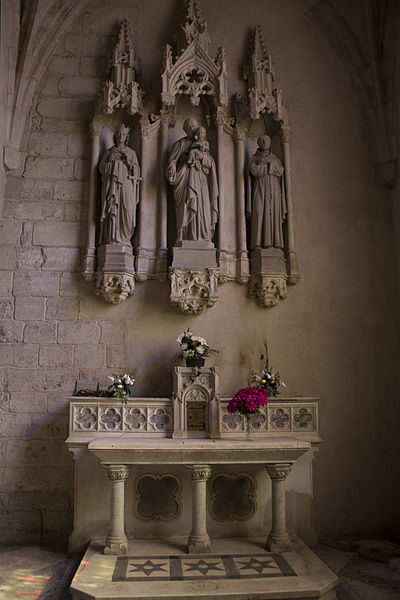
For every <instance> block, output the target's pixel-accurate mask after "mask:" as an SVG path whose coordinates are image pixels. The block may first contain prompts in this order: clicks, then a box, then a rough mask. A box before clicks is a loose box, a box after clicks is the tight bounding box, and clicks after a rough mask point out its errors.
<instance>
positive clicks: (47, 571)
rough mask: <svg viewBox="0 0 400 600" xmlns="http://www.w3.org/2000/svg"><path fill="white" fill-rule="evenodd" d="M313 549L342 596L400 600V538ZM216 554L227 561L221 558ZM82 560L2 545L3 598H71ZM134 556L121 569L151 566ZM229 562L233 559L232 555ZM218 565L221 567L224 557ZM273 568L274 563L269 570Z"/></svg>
mask: <svg viewBox="0 0 400 600" xmlns="http://www.w3.org/2000/svg"><path fill="white" fill-rule="evenodd" d="M313 551H314V552H315V553H316V554H317V555H318V556H319V557H320V558H321V560H323V561H324V562H325V563H326V564H327V565H328V566H329V567H330V568H331V569H332V570H333V571H334V572H335V573H336V574H337V575H338V576H339V578H340V584H339V586H338V588H337V599H338V600H400V539H394V538H391V539H390V540H388V539H366V538H360V539H341V538H335V539H325V540H323V543H320V545H319V546H317V547H316V548H313ZM212 558H213V560H214V561H215V560H216V559H217V558H218V560H219V561H221V560H222V564H223V563H224V559H221V557H212ZM242 559H243V560H242ZM242 559H241V558H237V557H236V558H235V560H234V562H235V564H236V566H237V565H239V569H240V568H241V567H242V566H244V567H246V565H242V564H241V563H240V561H241V560H242V562H243V561H244V562H246V560H247V559H246V558H243V557H242ZM80 560H81V555H78V554H65V553H63V552H59V551H57V550H56V549H51V548H46V547H44V546H37V545H27V546H22V545H20V546H3V547H2V548H0V598H1V600H16V599H18V598H23V599H25V600H71V596H70V594H69V592H68V588H69V585H70V581H71V579H72V576H73V574H74V572H75V571H76V569H77V567H78V564H79V562H80ZM135 560H136V563H135V564H136V566H135V565H133V567H132V565H130V563H129V561H126V560H125V562H123V561H122V562H121V565H122V571H124V568H125V571H124V572H125V573H127V569H128V568H129V569H130V568H133V573H135V572H136V573H137V572H138V570H139V571H140V570H142V571H143V569H145V570H146V569H148V568H149V566H148V565H147V566H146V565H145V564H144V563H143V564H142V563H140V565H139V563H138V562H137V561H138V557H136V559H135ZM200 560H201V559H196V558H195V557H190V558H189V557H188V559H187V561H186V562H187V564H186V563H185V564H182V565H181V566H182V569H183V571H182V572H183V573H187V574H188V573H190V572H192V573H195V572H194V570H193V569H194V568H197V569H200V571H199V572H201V570H203V571H204V569H208V568H209V565H208V563H207V561H206V560H205V561H204V564H203V563H200V562H199V561H200ZM188 561H189V562H190V561H192V562H191V563H190V564H189V562H188ZM193 561H194V562H193ZM238 561H239V562H238ZM153 562H154V561H153ZM192 563H193V564H192ZM206 563H207V564H206ZM225 563H226V565H230V564H231V563H230V562H229V560H228V561H227V560H225ZM129 565H130V567H129ZM211 566H212V565H211ZM216 566H217V567H218V566H220V568H222V567H221V565H220V564H219V562H218V564H217V565H216ZM255 567H258V569H259V570H260V569H261V567H263V570H262V573H263V572H264V574H267V571H268V569H266V566H265V565H255V564H253V563H252V564H251V565H250V568H253V570H254V568H255ZM279 567H280V568H282V566H281V565H279ZM152 568H153V567H152ZM229 568H230V567H229ZM274 568H276V567H275V566H274V564H273V562H271V563H270V565H269V569H274ZM122 571H121V572H122ZM217 571H218V569H217V570H216V572H215V573H214V572H213V573H214V575H216V574H217ZM255 571H257V569H255ZM210 574H211V571H210Z"/></svg>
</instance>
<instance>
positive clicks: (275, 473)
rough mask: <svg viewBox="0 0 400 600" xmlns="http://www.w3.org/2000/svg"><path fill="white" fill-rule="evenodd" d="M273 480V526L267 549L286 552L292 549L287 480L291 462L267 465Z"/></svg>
mask: <svg viewBox="0 0 400 600" xmlns="http://www.w3.org/2000/svg"><path fill="white" fill-rule="evenodd" d="M265 468H266V470H267V473H268V475H269V476H270V478H271V482H272V528H271V532H270V534H269V536H268V538H267V550H271V551H272V552H284V551H285V550H289V549H290V538H289V535H288V532H287V531H286V502H285V491H286V490H285V488H286V485H285V482H286V478H287V476H288V475H289V473H290V469H291V465H290V464H273V465H266V466H265Z"/></svg>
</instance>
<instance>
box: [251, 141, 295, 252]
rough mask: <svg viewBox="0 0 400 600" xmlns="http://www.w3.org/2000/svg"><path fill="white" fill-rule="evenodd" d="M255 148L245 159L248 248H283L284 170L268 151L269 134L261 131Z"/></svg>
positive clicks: (284, 214)
mask: <svg viewBox="0 0 400 600" xmlns="http://www.w3.org/2000/svg"><path fill="white" fill-rule="evenodd" d="M257 144H258V148H257V151H256V152H255V153H254V154H253V156H252V157H251V158H250V162H249V172H250V175H249V178H248V180H249V189H248V194H247V215H248V218H249V220H250V221H251V249H252V250H254V249H256V248H270V247H272V248H283V247H284V239H283V231H282V223H283V221H284V220H285V217H286V212H287V208H286V198H285V194H284V192H283V189H282V186H281V177H282V175H283V172H284V168H283V166H282V163H281V161H280V160H279V158H277V157H276V156H275V155H274V154H272V152H271V150H270V148H271V138H270V137H269V136H268V135H261V136H260V137H259V138H258V140H257Z"/></svg>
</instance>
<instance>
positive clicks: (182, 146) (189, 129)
mask: <svg viewBox="0 0 400 600" xmlns="http://www.w3.org/2000/svg"><path fill="white" fill-rule="evenodd" d="M183 129H184V131H185V132H186V137H183V138H181V139H180V140H178V141H177V142H175V144H174V145H173V146H172V150H171V153H170V155H169V158H168V166H167V179H168V181H169V183H170V184H171V186H172V188H173V190H174V199H175V212H176V227H177V239H176V245H177V246H178V245H180V244H181V242H182V241H183V240H194V241H208V242H211V240H212V238H213V236H214V232H215V225H216V223H217V219H218V183H217V171H216V167H215V161H214V159H213V157H212V156H211V154H210V151H209V144H208V141H207V139H206V130H205V129H204V127H198V124H197V122H196V121H195V119H193V118H189V119H186V120H185V122H184V124H183Z"/></svg>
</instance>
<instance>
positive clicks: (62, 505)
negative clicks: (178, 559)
mask: <svg viewBox="0 0 400 600" xmlns="http://www.w3.org/2000/svg"><path fill="white" fill-rule="evenodd" d="M80 29H81V25H80V26H79V27H77V30H80ZM105 33H107V32H101V34H100V33H96V32H94V33H91V34H90V35H86V34H85V35H83V34H78V33H77V32H75V33H70V34H69V35H67V36H66V38H65V39H64V40H61V44H60V48H59V51H58V53H56V54H55V55H54V56H52V58H51V60H50V62H49V65H48V72H47V73H46V76H45V77H44V79H43V82H42V87H41V93H40V95H39V98H38V102H37V104H36V106H37V108H36V112H35V113H34V115H33V116H34V119H33V122H34V124H35V126H34V128H33V130H32V131H31V133H30V136H29V138H28V140H27V155H26V160H25V168H24V171H23V175H22V176H21V177H16V176H13V177H9V179H8V181H7V188H6V194H5V195H6V202H5V207H4V215H3V216H4V219H3V221H2V224H1V228H2V229H1V232H0V240H1V247H0V259H1V260H0V384H1V386H0V387H1V389H0V392H1V403H0V434H1V445H0V508H1V511H2V513H1V525H0V539H2V541H8V542H15V541H21V540H24V541H38V540H43V539H45V540H46V539H47V540H56V541H60V540H65V539H66V538H67V536H68V535H69V533H70V531H71V528H72V506H73V498H72V486H73V459H72V455H71V454H70V453H68V451H67V449H66V448H65V446H64V440H65V438H66V436H67V431H68V411H67V410H66V408H67V406H68V397H69V396H70V395H72V394H73V393H74V391H75V383H76V381H77V380H78V379H84V378H89V379H91V378H93V379H96V380H105V379H106V377H107V374H111V372H112V371H114V370H115V369H116V368H120V369H123V368H125V367H126V365H125V350H124V331H123V328H122V327H121V326H120V323H119V322H117V323H112V322H110V320H109V317H105V316H104V315H103V312H104V311H100V312H99V311H97V308H96V306H97V304H98V300H97V298H94V297H93V296H92V291H91V292H90V294H91V297H90V300H89V304H93V305H95V308H94V309H93V310H92V309H90V310H89V313H90V317H88V316H87V311H88V300H87V298H86V297H84V302H83V304H84V308H83V307H82V308H81V304H82V300H81V296H82V293H85V286H86V284H85V282H84V281H83V279H82V278H81V275H80V273H79V272H80V270H81V248H82V247H83V246H84V245H85V242H86V240H85V232H86V222H85V223H83V221H84V220H85V219H86V217H87V199H88V159H89V156H90V151H89V150H90V143H89V135H88V122H89V120H90V118H91V115H92V112H93V102H94V99H95V96H96V94H97V92H98V91H99V89H100V78H103V77H104V75H105V73H106V71H107V60H106V59H105V58H104V57H103V56H102V54H103V52H104V53H107V54H109V52H108V50H109V47H108V46H109V45H110V44H111V41H112V40H111V39H109V38H108V37H107V36H106V35H105ZM66 53H67V55H66ZM93 314H94V315H96V316H95V317H94V318H93Z"/></svg>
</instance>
